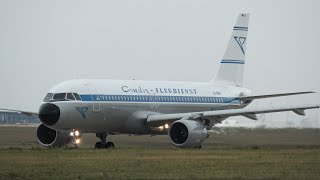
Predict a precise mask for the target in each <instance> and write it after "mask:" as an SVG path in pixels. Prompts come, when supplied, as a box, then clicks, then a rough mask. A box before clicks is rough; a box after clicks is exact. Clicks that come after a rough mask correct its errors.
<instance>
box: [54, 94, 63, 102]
mask: <svg viewBox="0 0 320 180" xmlns="http://www.w3.org/2000/svg"><path fill="white" fill-rule="evenodd" d="M53 100H54V101H65V100H66V93H57V94H55V95H54V96H53Z"/></svg>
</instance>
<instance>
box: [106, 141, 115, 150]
mask: <svg viewBox="0 0 320 180" xmlns="http://www.w3.org/2000/svg"><path fill="white" fill-rule="evenodd" d="M105 148H106V149H113V148H114V144H113V142H107V144H105Z"/></svg>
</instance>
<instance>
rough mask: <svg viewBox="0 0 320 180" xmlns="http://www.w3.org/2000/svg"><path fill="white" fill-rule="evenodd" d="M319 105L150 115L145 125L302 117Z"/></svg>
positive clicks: (156, 125)
mask: <svg viewBox="0 0 320 180" xmlns="http://www.w3.org/2000/svg"><path fill="white" fill-rule="evenodd" d="M319 107H320V105H305V106H287V107H270V108H251V109H250V108H244V109H228V110H216V111H203V112H190V113H176V114H152V115H149V116H148V118H147V124H148V125H150V126H153V127H158V126H161V125H163V124H166V123H172V122H174V121H176V120H179V119H182V118H185V119H191V120H192V119H193V120H197V119H209V120H210V118H211V119H212V118H228V117H231V116H244V117H247V118H250V119H253V120H257V117H256V114H262V113H272V112H283V111H293V112H294V113H296V114H298V115H302V116H304V115H305V113H304V110H306V109H315V108H319Z"/></svg>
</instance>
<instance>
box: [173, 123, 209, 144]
mask: <svg viewBox="0 0 320 180" xmlns="http://www.w3.org/2000/svg"><path fill="white" fill-rule="evenodd" d="M206 138H208V131H207V129H206V128H205V126H204V125H203V124H202V123H201V122H197V121H194V120H179V121H176V122H174V123H172V124H171V127H170V129H169V139H170V141H171V143H172V144H173V145H174V146H176V147H180V148H195V147H201V144H202V142H203V141H204V140H205V139H206Z"/></svg>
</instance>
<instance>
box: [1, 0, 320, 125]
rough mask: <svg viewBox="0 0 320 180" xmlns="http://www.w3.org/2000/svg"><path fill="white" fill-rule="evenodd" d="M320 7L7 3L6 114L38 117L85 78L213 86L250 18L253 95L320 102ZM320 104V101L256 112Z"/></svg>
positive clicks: (197, 0)
mask: <svg viewBox="0 0 320 180" xmlns="http://www.w3.org/2000/svg"><path fill="white" fill-rule="evenodd" d="M319 7H320V1H317V0H313V1H312V0H306V1H298V0H282V1H276V0H261V1H254V0H245V1H239V0H226V1H211V0H186V1H182V0H161V1H150V0H135V1H132V0H120V1H110V0H107V1H102V0H101V1H83V0H77V1H69V0H56V1H43V0H30V1H23V0H2V1H0V24H1V28H0V67H1V71H0V82H1V89H0V92H1V93H0V107H6V108H18V109H24V110H37V109H38V106H39V104H40V103H41V101H42V99H43V98H44V96H45V94H46V93H47V91H48V90H49V89H50V87H52V86H53V85H55V84H57V83H59V82H61V81H65V80H69V79H77V78H99V79H104V78H106V79H141V80H169V81H209V80H210V79H211V78H212V77H213V76H214V75H215V73H216V72H217V69H218V67H219V64H220V63H219V62H220V60H221V58H222V56H223V54H224V51H225V48H226V46H227V43H228V40H229V36H230V34H231V31H232V27H233V25H234V23H235V20H236V17H237V15H238V13H242V12H245V13H250V14H251V16H250V22H249V32H248V41H247V53H246V55H247V56H246V67H245V86H246V87H248V88H251V89H252V90H253V92H254V94H269V93H282V92H293V91H309V90H312V91H317V92H320V85H319V76H318V74H319V73H318V69H319V67H320V66H319V65H320V59H319V52H320V46H319V42H320V36H318V31H319V29H320V21H319V19H318V18H319V17H320V11H319ZM319 102H320V96H319V94H318V93H317V94H309V95H300V96H295V97H281V98H274V99H269V100H259V101H256V102H254V103H253V104H252V105H250V107H254V106H264V107H266V106H269V105H270V104H272V105H273V106H276V105H286V104H293V105H297V104H315V103H318V104H320V103H319ZM317 113H318V110H309V111H307V114H308V115H307V116H306V117H305V118H307V120H305V119H303V118H301V117H299V116H298V115H293V114H290V115H288V116H289V117H290V118H287V115H286V113H284V114H281V113H276V114H273V115H272V117H271V118H270V117H268V116H269V115H266V117H265V120H264V122H263V123H261V124H267V125H266V126H267V127H268V126H281V127H286V126H294V127H296V126H299V127H300V126H301V127H305V126H312V127H314V126H316V127H319V124H320V123H319V119H318V117H317V116H316V114H317ZM236 119H237V118H236ZM288 119H290V120H289V121H288ZM232 120H233V118H231V120H230V122H229V121H227V122H228V123H229V124H232V123H233V124H235V125H239V124H241V123H242V124H243V125H249V124H250V123H252V121H250V122H247V120H245V118H240V120H237V121H232ZM259 122H260V121H259ZM256 123H257V122H256Z"/></svg>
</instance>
